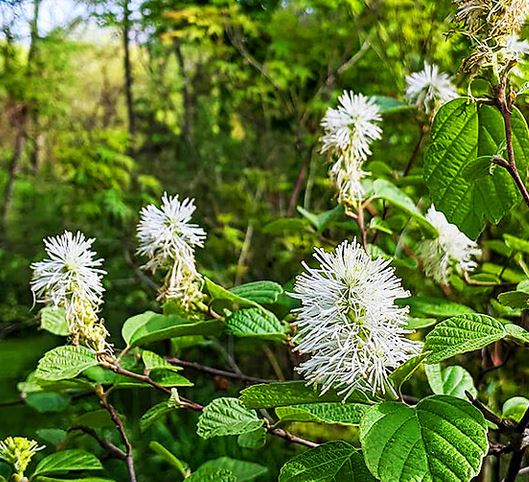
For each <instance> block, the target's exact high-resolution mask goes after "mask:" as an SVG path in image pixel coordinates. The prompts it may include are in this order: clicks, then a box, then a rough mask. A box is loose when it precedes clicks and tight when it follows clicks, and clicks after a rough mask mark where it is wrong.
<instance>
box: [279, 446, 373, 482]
mask: <svg viewBox="0 0 529 482" xmlns="http://www.w3.org/2000/svg"><path fill="white" fill-rule="evenodd" d="M307 481H321V482H345V481H347V482H371V481H373V482H374V481H375V478H374V477H373V476H372V475H371V474H370V473H369V471H368V470H367V467H366V465H365V463H364V459H363V457H362V452H360V450H358V449H356V448H355V447H353V446H352V445H350V444H348V443H347V442H341V441H340V442H327V443H325V444H323V445H320V446H319V447H315V448H313V449H310V450H307V451H306V452H303V453H302V454H300V455H298V456H296V457H294V458H293V459H291V460H289V461H288V462H287V463H286V464H285V465H284V466H283V467H282V468H281V472H280V474H279V482H307Z"/></svg>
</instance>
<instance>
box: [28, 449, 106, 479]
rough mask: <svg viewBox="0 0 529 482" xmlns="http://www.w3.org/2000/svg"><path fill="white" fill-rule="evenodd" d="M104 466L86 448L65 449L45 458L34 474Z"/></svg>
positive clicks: (92, 468)
mask: <svg viewBox="0 0 529 482" xmlns="http://www.w3.org/2000/svg"><path fill="white" fill-rule="evenodd" d="M102 468H103V466H102V465H101V462H100V461H99V459H98V458H97V457H96V456H95V455H92V454H91V453H89V452H85V451H84V450H78V449H73V450H64V451H63V452H56V453H54V454H51V455H48V456H47V457H45V458H43V459H42V460H41V461H40V462H39V464H38V465H37V468H36V469H35V472H34V473H33V476H37V475H49V474H57V473H60V472H68V471H70V470H101V469H102Z"/></svg>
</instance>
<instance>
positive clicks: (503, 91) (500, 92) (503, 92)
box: [493, 76, 529, 206]
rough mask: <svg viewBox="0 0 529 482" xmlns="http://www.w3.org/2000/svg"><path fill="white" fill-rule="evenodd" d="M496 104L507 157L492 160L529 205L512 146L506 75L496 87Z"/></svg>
mask: <svg viewBox="0 0 529 482" xmlns="http://www.w3.org/2000/svg"><path fill="white" fill-rule="evenodd" d="M495 92H496V106H497V107H498V109H499V110H500V112H501V115H502V117H503V122H504V124H505V143H506V146H507V159H503V158H502V157H500V156H496V157H495V158H494V159H493V162H494V163H495V164H497V165H499V166H501V167H503V168H505V169H506V170H507V172H508V173H509V174H510V175H511V177H512V178H513V180H514V183H515V184H516V187H517V188H518V190H519V191H520V193H521V195H522V197H523V200H524V201H525V204H527V206H529V192H528V191H527V187H526V186H525V184H524V182H523V180H522V178H521V177H520V173H519V172H518V168H517V167H516V159H515V155H514V146H513V141H512V122H511V121H512V97H511V95H510V94H508V93H507V77H506V76H504V77H503V79H502V80H501V83H500V85H498V86H497V87H496V91H495Z"/></svg>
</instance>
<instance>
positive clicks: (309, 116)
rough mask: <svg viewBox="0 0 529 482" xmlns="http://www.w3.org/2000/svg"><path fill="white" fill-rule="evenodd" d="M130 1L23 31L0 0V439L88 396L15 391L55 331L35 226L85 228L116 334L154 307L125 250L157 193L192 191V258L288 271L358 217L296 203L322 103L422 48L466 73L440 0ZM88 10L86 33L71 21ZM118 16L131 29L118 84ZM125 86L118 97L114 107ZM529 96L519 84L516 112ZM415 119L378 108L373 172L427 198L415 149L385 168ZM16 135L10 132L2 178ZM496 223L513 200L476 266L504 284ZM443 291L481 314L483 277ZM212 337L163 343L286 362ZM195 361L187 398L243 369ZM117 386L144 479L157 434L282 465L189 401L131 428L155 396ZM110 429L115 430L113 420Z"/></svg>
mask: <svg viewBox="0 0 529 482" xmlns="http://www.w3.org/2000/svg"><path fill="white" fill-rule="evenodd" d="M37 3H38V2H37ZM42 3H45V0H43V2H42ZM81 3H82V2H81ZM130 3H131V5H128V2H123V1H117V0H116V1H110V0H108V1H96V0H93V1H86V2H84V4H83V5H84V6H83V8H82V10H81V12H82V13H81V14H80V17H79V18H75V19H74V20H73V21H72V22H71V23H69V24H65V25H60V26H57V27H55V28H53V29H52V30H51V31H46V32H44V31H41V30H40V29H41V27H39V25H37V27H35V25H33V26H32V25H31V19H30V21H29V29H30V30H31V32H32V36H31V38H28V37H27V36H26V38H23V36H22V34H21V33H22V30H21V25H22V23H23V22H24V19H23V18H22V17H21V14H20V12H22V11H25V12H28V11H29V12H30V13H32V12H34V10H33V8H34V2H29V1H27V2H24V1H21V2H13V7H12V9H13V10H12V12H10V13H9V15H8V14H7V13H6V12H7V10H6V11H4V13H6V15H5V18H4V19H3V22H4V24H3V29H4V36H3V37H2V38H1V40H0V105H1V111H2V113H3V114H2V115H1V116H0V192H4V191H5V190H6V189H8V185H9V179H10V177H11V178H14V186H13V194H12V197H9V196H7V194H6V195H5V196H4V198H3V199H2V200H0V203H3V204H2V205H3V206H5V207H6V208H4V209H7V211H6V212H5V215H4V217H3V219H2V220H0V222H1V223H2V224H1V226H2V227H1V229H2V231H1V233H0V234H1V244H0V438H2V437H3V436H6V435H10V434H18V435H28V436H32V437H35V433H37V435H38V436H39V437H41V438H42V439H43V440H45V441H46V443H47V444H48V445H50V446H53V440H60V439H61V437H60V435H61V433H59V432H56V431H57V430H64V429H66V428H67V427H68V426H69V424H70V423H71V421H72V420H75V418H76V417H78V416H79V415H80V414H82V413H85V412H87V411H90V410H96V409H97V408H98V406H97V403H96V402H95V401H94V400H92V399H89V398H87V399H81V400H77V401H76V403H75V404H73V403H69V402H70V401H69V400H65V401H64V403H65V409H64V410H56V408H57V407H55V408H54V407H51V408H50V410H51V411H49V412H46V413H39V411H37V410H35V408H33V407H32V406H31V403H29V401H27V402H26V403H19V402H18V401H17V397H18V391H17V387H16V384H17V382H19V381H21V380H23V379H24V378H25V377H26V376H27V374H28V373H29V372H30V371H31V370H32V369H33V368H34V366H35V364H36V361H37V360H38V359H39V358H40V357H41V356H42V354H43V353H44V352H45V351H46V350H48V349H50V348H52V347H53V346H55V345H57V344H59V343H61V339H60V338H59V337H54V336H52V335H49V334H45V333H44V332H39V328H38V326H39V323H38V320H37V309H35V308H32V305H33V300H32V296H31V293H30V291H29V279H30V274H31V273H30V268H29V265H30V264H31V262H33V261H35V260H38V259H41V258H42V256H43V247H42V241H41V240H42V238H43V237H45V236H48V235H52V234H57V233H60V232H62V231H63V230H64V229H65V228H66V229H70V230H77V229H79V230H82V231H83V232H85V233H86V234H87V235H88V236H89V237H95V238H97V242H96V244H95V248H96V250H97V251H98V253H99V254H100V255H101V256H102V257H104V259H105V269H106V270H107V271H108V276H107V277H106V278H105V283H106V285H105V286H106V289H107V296H106V298H105V305H104V309H103V316H104V318H105V320H106V323H107V325H108V327H109V330H110V332H111V333H113V334H114V335H115V336H117V334H119V332H120V327H121V325H122V323H123V321H124V320H125V319H127V318H129V317H130V316H133V315H135V314H137V313H142V312H143V311H145V310H147V309H155V308H156V305H155V303H154V301H153V300H154V298H155V296H154V291H153V286H152V284H151V282H149V281H148V280H146V278H145V276H144V275H142V274H141V272H140V270H139V266H140V265H141V262H142V261H141V260H140V259H138V258H137V257H136V256H135V254H134V251H135V246H136V242H135V238H134V232H135V225H136V222H137V219H138V211H139V209H140V207H141V206H142V205H144V204H146V203H149V202H155V201H157V199H159V197H160V195H161V194H162V192H163V191H164V190H166V191H168V192H169V193H178V194H180V195H181V196H190V197H194V198H195V199H196V204H197V206H198V209H197V214H196V217H195V218H194V219H195V221H196V222H198V224H200V225H202V226H204V227H205V229H206V230H207V232H208V240H207V242H206V247H205V249H204V250H202V251H201V252H200V253H199V254H198V258H199V264H200V266H201V269H202V272H204V273H205V274H207V275H208V276H209V277H210V278H212V279H213V280H215V281H217V282H219V283H221V284H223V285H224V286H228V287H229V286H233V285H236V284H240V283H242V282H246V281H251V280H256V279H272V280H276V281H278V282H280V283H283V284H287V286H288V283H289V282H290V281H291V280H292V278H293V276H294V275H296V274H297V273H298V271H299V269H300V261H301V260H302V259H308V258H309V256H310V252H311V251H312V247H313V246H319V245H321V246H329V245H332V244H333V243H335V242H337V241H340V240H342V239H344V238H345V237H353V236H354V235H355V234H356V227H355V226H353V223H347V222H346V221H345V218H344V219H343V220H342V221H343V222H341V223H335V224H333V225H332V226H330V227H326V228H325V229H324V230H322V231H320V230H317V229H315V228H314V226H312V225H311V224H310V222H309V221H308V220H307V219H306V218H305V217H303V216H302V215H301V214H300V213H299V212H298V210H297V207H298V206H299V207H302V208H303V209H305V210H307V211H309V212H314V213H319V212H322V211H327V210H329V209H332V208H334V206H335V199H334V193H333V191H332V188H331V186H330V183H329V181H328V179H327V168H328V166H327V164H326V162H325V159H324V158H323V156H321V155H320V154H319V145H318V138H319V135H320V127H319V122H320V119H321V117H322V116H323V114H324V112H325V110H326V108H327V107H328V106H329V105H332V104H333V103H334V101H335V99H336V97H337V96H338V94H339V93H340V92H341V91H342V90H343V89H351V90H354V91H355V92H362V93H364V94H368V95H384V96H389V97H394V98H397V99H401V98H403V93H404V90H405V77H406V75H408V74H409V73H410V72H414V71H417V70H420V69H422V66H423V63H424V61H425V60H427V61H430V62H435V63H436V64H438V65H439V66H440V69H441V70H442V71H445V72H450V73H451V74H453V75H455V76H456V78H457V79H459V82H460V83H462V82H463V81H462V79H461V77H460V76H459V74H458V72H457V70H458V66H459V65H460V61H461V59H462V58H463V56H464V55H465V53H466V45H465V42H464V40H462V39H461V38H454V37H449V38H446V37H445V33H446V32H447V31H448V30H449V26H448V23H447V22H448V20H449V14H450V12H451V2H450V1H449V0H365V1H361V0H344V1H339V0H286V1H277V0H270V1H267V0H264V1H254V0H241V1H228V0H225V1H223V0H216V1H201V2H193V1H189V2H186V1H177V0H145V1H138V2H130ZM2 8H10V7H2ZM124 8H130V9H131V17H130V25H129V24H128V23H126V22H124V17H123V12H124ZM24 9H25V10H24ZM13 12H15V13H14V15H16V16H17V19H16V21H14V22H13V21H12V17H11V14H12V13H13ZM17 12H18V13H17ZM29 17H31V15H29ZM94 23H96V24H97V27H94V26H93V25H94ZM87 24H89V25H92V27H91V28H92V29H94V30H95V31H96V35H95V36H96V37H97V38H96V39H93V40H91V35H80V34H79V32H80V31H81V28H82V26H83V25H87ZM125 26H127V27H128V28H129V29H130V34H129V36H130V39H131V43H130V46H129V47H130V53H131V62H130V67H131V77H132V79H131V83H130V84H129V85H128V86H127V83H126V82H125V80H124V68H123V62H124V51H123V45H122V37H123V31H124V27H125ZM24 28H26V27H24ZM18 29H20V30H18ZM522 69H523V67H522ZM128 88H130V93H131V96H132V111H131V110H130V109H129V110H128V109H127V103H126V95H125V94H126V91H127V89H128ZM525 107H526V106H525V104H524V101H523V100H522V110H524V113H526V111H527V109H526V108H525ZM130 116H132V117H133V121H134V125H131V124H130ZM419 125H420V123H419V122H417V120H416V119H414V117H413V116H412V115H410V113H409V111H408V112H401V113H395V114H392V116H391V117H389V118H388V119H387V120H386V121H385V122H384V125H383V127H384V136H383V140H382V141H380V142H378V143H377V144H376V146H375V151H374V155H373V156H372V158H371V159H370V161H369V164H368V169H369V170H370V171H371V172H373V173H374V175H375V176H376V177H381V178H386V179H390V180H392V181H393V182H396V183H397V184H398V185H399V187H401V188H402V190H403V191H405V192H407V193H409V194H410V195H412V196H413V198H414V199H418V200H420V203H422V205H423V207H426V206H428V205H429V202H427V189H426V186H425V184H424V182H423V181H422V152H421V153H420V154H419V157H418V159H417V161H416V162H415V165H414V167H413V169H412V170H411V171H410V173H409V175H408V176H405V177H402V176H400V175H399V174H398V173H401V172H402V171H403V170H404V169H405V168H406V165H407V163H408V162H409V160H410V153H411V152H413V150H414V147H415V146H416V144H417V142H418V140H419V139H420V136H421V132H420V127H419ZM21 132H22V134H21ZM20 135H22V136H23V146H22V149H21V152H20V156H18V159H16V161H17V165H16V173H15V174H16V175H15V176H13V175H12V174H11V173H10V170H11V168H12V161H13V158H14V156H15V155H16V142H17V138H18V136H20ZM389 223H390V226H389V227H390V228H391V229H394V230H395V231H397V232H398V231H399V230H401V229H402V228H403V227H404V226H405V224H406V223H407V218H404V217H403V216H399V215H398V214H395V215H394V216H392V217H391V219H390V220H389ZM503 232H509V233H511V234H512V235H515V236H518V237H521V238H524V237H526V236H527V233H529V224H528V222H527V216H525V215H524V214H523V213H521V212H519V211H517V210H513V212H512V213H510V214H509V215H508V216H507V217H506V218H504V220H503V221H502V223H501V224H500V225H499V226H497V227H487V228H486V231H485V233H484V235H483V239H484V240H485V243H487V242H489V245H488V246H489V260H488V263H489V265H488V267H486V268H484V270H485V271H487V270H488V272H489V274H490V273H492V274H498V273H500V271H501V273H500V276H502V277H503V279H504V280H507V281H509V282H518V281H520V280H522V279H523V278H524V274H523V266H522V264H521V263H519V262H517V260H516V256H517V255H513V256H510V257H509V256H507V257H506V258H505V257H502V258H501V259H502V261H501V263H504V262H505V265H504V266H503V269H502V266H501V265H499V264H498V261H497V259H498V258H499V257H501V256H502V255H504V254H505V249H507V250H508V248H507V247H506V246H505V244H503V243H502V242H501V235H502V233H503ZM380 243H381V244H382V245H383V246H384V247H385V248H387V250H388V252H394V251H395V249H396V248H398V247H396V246H395V242H394V240H393V239H392V238H391V237H390V236H385V235H384V234H382V235H381V240H380ZM502 250H503V252H502ZM498 253H499V254H498ZM403 258H404V256H403ZM506 259H507V261H506ZM398 272H399V275H401V276H402V277H403V278H404V279H405V282H406V287H407V288H409V289H411V290H412V291H413V292H421V293H423V294H425V295H429V296H443V293H442V292H441V291H440V290H439V288H437V287H435V286H434V285H427V286H424V278H423V277H422V276H421V275H420V273H419V272H418V270H417V266H416V265H414V264H413V263H411V264H410V263H409V262H406V260H405V259H403V260H402V263H399V264H398ZM155 281H157V280H155ZM455 291H456V294H457V297H458V301H459V302H461V303H465V304H469V305H470V306H473V307H474V309H476V310H478V311H481V312H485V311H484V310H485V308H486V306H487V303H486V295H488V294H490V290H489V291H487V290H486V289H485V288H473V289H469V288H468V287H465V286H463V284H462V283H461V282H460V285H456V286H455ZM286 303H288V302H286ZM287 308H288V305H287ZM506 316H508V313H507V314H506ZM115 341H116V343H119V340H118V339H117V338H116V340H115ZM223 341H225V343H224V344H223V346H220V345H215V344H206V345H205V346H200V347H196V346H191V347H187V348H186V347H182V346H174V347H173V350H174V352H175V353H177V354H184V355H185V358H186V359H190V360H196V361H199V362H200V363H203V364H205V365H212V366H216V367H220V368H226V367H228V368H229V363H230V359H231V358H232V357H233V358H235V359H236V360H237V361H238V363H239V364H240V365H241V366H244V367H245V371H246V372H248V373H251V374H253V375H254V376H257V377H261V378H266V379H269V378H274V379H275V378H281V377H286V378H291V377H292V376H293V374H292V368H293V363H294V361H295V360H292V359H291V358H290V357H289V355H288V353H286V351H285V350H284V349H283V348H282V347H276V346H267V345H266V344H265V343H263V344H262V346H261V345H259V347H258V349H259V357H256V356H255V350H256V348H255V345H254V344H250V343H245V342H237V344H235V345H234V343H233V340H231V339H230V338H226V339H225V340H223ZM226 347H227V348H226ZM263 360H267V361H269V362H270V363H263ZM476 363H477V362H476ZM513 366H514V365H513ZM474 368H475V369H479V367H478V366H475V367H474ZM190 373H192V375H193V377H194V378H193V380H195V382H196V385H197V388H196V389H195V390H194V394H195V396H196V398H198V399H200V400H201V402H202V403H207V402H208V401H210V400H211V399H213V398H214V397H217V396H219V393H222V394H224V396H230V395H235V394H237V393H238V391H239V389H240V388H242V386H243V385H241V384H240V383H239V382H234V381H230V380H227V379H224V378H222V377H217V378H215V379H214V380H213V383H212V380H211V378H210V377H204V376H203V375H201V374H199V373H195V372H190ZM526 374H527V370H526V368H525V366H520V365H518V366H517V369H516V371H514V370H513V369H512V368H509V370H507V372H506V373H504V374H503V375H501V376H500V375H498V376H497V377H496V378H494V379H490V380H489V381H488V382H487V385H486V387H485V388H486V393H487V394H488V395H490V397H491V403H499V402H496V401H498V400H503V399H506V398H508V397H509V396H511V395H513V394H514V384H515V383H516V382H517V381H519V380H521V379H523V377H524V376H526ZM294 376H295V375H294ZM507 380H509V381H507ZM408 391H409V392H410V393H413V394H414V395H415V396H417V397H420V396H423V395H425V394H426V392H427V390H426V388H425V387H424V384H423V383H419V382H414V385H413V386H410V387H409V390H408ZM518 394H520V393H519V392H518ZM521 395H529V393H521ZM115 401H116V405H117V407H118V409H119V410H120V411H122V412H123V413H124V415H125V417H126V421H127V422H129V426H130V427H131V429H132V432H133V440H134V446H135V450H136V451H137V452H138V453H141V454H147V455H146V456H144V457H143V456H142V457H141V458H140V459H139V461H138V468H139V472H140V473H141V474H142V480H177V479H176V477H178V475H177V472H175V470H174V468H171V467H170V466H169V465H168V463H167V462H166V461H164V460H163V459H162V458H161V457H160V456H159V455H157V454H156V453H155V452H154V451H153V450H151V449H149V447H148V444H149V442H150V441H158V442H160V443H162V444H163V445H164V446H165V447H167V448H168V449H170V450H172V451H173V452H174V453H175V454H178V457H179V458H181V459H182V460H186V461H187V462H188V463H189V464H190V465H191V466H192V468H196V467H198V466H199V465H200V464H201V463H203V462H205V461H206V460H210V459H213V458H215V457H217V456H221V455H229V456H232V457H234V458H243V459H245V460H254V461H258V462H259V463H261V464H263V465H266V466H267V467H268V468H269V473H268V479H267V478H266V476H265V477H264V478H262V480H276V478H277V474H278V472H279V468H280V467H281V465H282V464H283V463H284V462H285V461H286V460H287V459H288V458H290V457H291V456H292V455H294V454H295V453H297V451H298V449H297V448H296V447H293V446H291V445H288V444H286V443H285V442H284V441H280V440H273V441H271V442H270V446H269V449H267V450H265V451H260V452H254V451H251V450H249V449H242V448H240V447H239V446H238V445H237V444H236V442H235V440H232V439H227V438H221V439H215V440H214V441H209V440H202V439H199V438H197V437H196V435H195V425H196V418H197V417H196V416H194V415H189V414H186V415H185V416H184V415H181V414H176V415H173V416H172V417H171V418H170V419H169V422H168V423H167V424H155V425H153V427H152V428H151V429H150V431H149V432H148V437H146V436H144V435H142V434H140V433H139V429H138V425H137V423H135V421H137V420H138V419H139V418H140V416H141V415H142V414H143V413H145V411H146V410H147V409H148V408H149V407H150V406H152V405H153V404H154V403H155V402H156V401H158V399H157V397H156V395H154V394H146V393H144V392H142V391H140V390H134V391H124V392H119V393H117V394H116V395H115ZM125 401H126V403H125ZM50 403H51V402H50ZM53 403H57V400H54V401H53ZM37 405H39V406H40V404H37ZM94 423H96V424H97V423H99V422H97V421H95V422H94ZM101 423H102V424H103V425H105V424H108V421H105V420H104V421H102V422H101ZM296 428H297V429H299V431H300V432H301V433H303V434H305V435H306V436H308V437H311V438H313V439H316V440H323V439H328V438H332V437H340V436H341V435H342V434H343V433H345V431H347V436H348V437H349V438H352V439H354V438H355V437H357V433H356V431H355V429H350V428H343V427H331V428H329V427H327V428H322V427H321V426H317V425H311V424H303V425H300V426H296ZM54 431H55V432H54ZM109 434H110V435H109V436H114V437H115V436H116V435H115V434H114V435H112V430H109ZM76 444H77V446H80V447H84V448H87V449H89V450H90V451H93V452H96V453H97V451H98V450H99V449H98V447H97V446H96V445H95V444H94V443H93V441H91V440H90V439H89V438H87V437H77V438H76ZM110 464H111V467H112V476H113V477H115V478H116V480H126V472H125V468H124V467H123V466H122V464H121V463H120V462H119V461H115V462H110ZM112 464H115V467H114V466H113V465H112ZM160 474H163V475H160Z"/></svg>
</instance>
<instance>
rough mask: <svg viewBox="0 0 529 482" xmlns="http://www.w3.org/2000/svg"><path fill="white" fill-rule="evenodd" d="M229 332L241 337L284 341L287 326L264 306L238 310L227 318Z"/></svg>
mask: <svg viewBox="0 0 529 482" xmlns="http://www.w3.org/2000/svg"><path fill="white" fill-rule="evenodd" d="M226 329H227V331H228V333H230V334H231V335H233V336H239V337H255V338H262V339H264V340H272V341H282V340H284V339H285V338H286V333H285V328H284V326H283V325H282V324H281V322H280V321H279V320H278V319H277V317H276V316H275V315H274V314H273V313H271V312H270V311H267V310H265V309H263V308H248V309H244V310H238V311H235V312H234V313H232V314H231V315H229V316H228V317H227V318H226Z"/></svg>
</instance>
